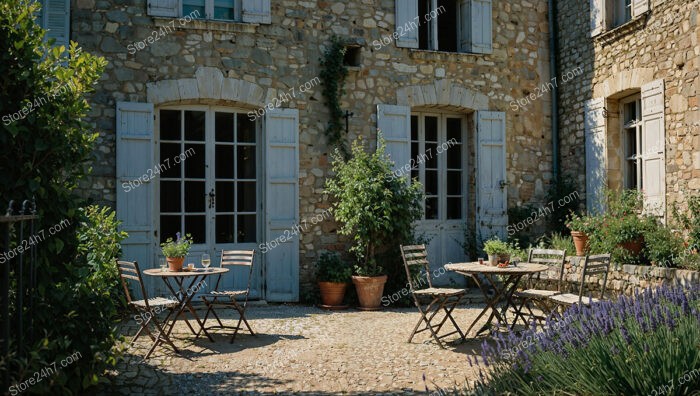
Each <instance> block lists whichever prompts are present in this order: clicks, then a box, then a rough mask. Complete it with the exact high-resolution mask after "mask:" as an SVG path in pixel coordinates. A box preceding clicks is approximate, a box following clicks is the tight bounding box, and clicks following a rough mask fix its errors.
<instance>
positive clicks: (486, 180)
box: [476, 111, 508, 241]
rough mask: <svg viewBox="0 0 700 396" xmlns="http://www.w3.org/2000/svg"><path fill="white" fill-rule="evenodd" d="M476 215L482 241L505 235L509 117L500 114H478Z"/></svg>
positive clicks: (485, 112) (506, 221) (486, 112)
mask: <svg viewBox="0 0 700 396" xmlns="http://www.w3.org/2000/svg"><path fill="white" fill-rule="evenodd" d="M476 125H477V142H478V144H477V147H476V167H477V168H476V173H477V179H476V191H477V194H476V206H477V208H476V212H477V213H476V214H477V237H478V238H479V241H482V240H485V239H488V238H490V237H491V236H493V235H498V236H499V237H501V238H505V236H506V226H507V224H508V211H507V209H508V196H507V191H508V189H507V188H506V115H505V113H503V112H500V111H478V112H477V124H476Z"/></svg>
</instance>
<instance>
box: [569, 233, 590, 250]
mask: <svg viewBox="0 0 700 396" xmlns="http://www.w3.org/2000/svg"><path fill="white" fill-rule="evenodd" d="M571 237H572V238H573V239H574V245H575V246H576V255H577V256H584V255H586V249H588V235H586V234H585V233H583V232H581V231H571Z"/></svg>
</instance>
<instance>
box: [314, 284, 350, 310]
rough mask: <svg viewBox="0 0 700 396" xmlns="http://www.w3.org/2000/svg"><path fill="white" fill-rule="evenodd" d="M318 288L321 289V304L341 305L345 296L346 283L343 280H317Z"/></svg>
mask: <svg viewBox="0 0 700 396" xmlns="http://www.w3.org/2000/svg"><path fill="white" fill-rule="evenodd" d="M318 288H319V289H321V302H323V305H328V306H339V305H343V298H345V290H346V289H347V288H348V284H347V283H345V282H321V281H319V282H318Z"/></svg>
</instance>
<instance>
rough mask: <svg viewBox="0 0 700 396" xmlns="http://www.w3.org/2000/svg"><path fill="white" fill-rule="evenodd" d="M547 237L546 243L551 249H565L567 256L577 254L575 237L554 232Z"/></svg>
mask: <svg viewBox="0 0 700 396" xmlns="http://www.w3.org/2000/svg"><path fill="white" fill-rule="evenodd" d="M546 239H547V242H546V245H547V246H548V247H549V248H550V249H555V250H564V251H566V255H567V256H569V255H574V254H576V245H574V239H573V238H571V236H565V235H562V234H560V233H558V232H553V233H552V234H550V235H549V237H547V238H546Z"/></svg>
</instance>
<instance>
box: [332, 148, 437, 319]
mask: <svg viewBox="0 0 700 396" xmlns="http://www.w3.org/2000/svg"><path fill="white" fill-rule="evenodd" d="M377 140H378V141H377V150H376V151H375V152H374V153H368V152H367V151H366V149H365V147H364V144H363V142H362V138H361V137H360V138H359V139H358V140H357V141H355V142H354V143H353V145H352V156H351V158H350V159H349V160H345V159H344V158H343V157H342V156H341V155H340V153H339V152H338V151H337V150H336V152H335V154H334V156H333V172H334V173H335V176H334V177H333V178H330V179H328V181H327V182H326V192H327V193H328V194H330V195H331V196H332V197H333V199H334V202H333V215H334V216H335V219H336V220H338V221H339V222H340V223H341V228H340V229H339V231H338V232H339V233H340V234H341V235H349V236H352V239H353V246H352V248H351V249H350V251H351V252H353V253H354V254H355V256H356V257H357V260H358V263H357V265H356V266H355V276H353V277H352V279H353V283H354V284H355V287H356V288H357V294H358V298H359V300H360V306H361V307H362V308H366V309H376V308H378V307H379V306H380V303H381V297H382V293H383V291H384V284H385V283H386V280H387V276H386V275H384V270H383V268H382V265H381V264H380V263H378V262H377V256H378V255H379V254H381V253H383V252H384V251H386V250H388V249H389V248H391V246H389V245H390V241H392V242H393V243H396V241H397V237H398V240H399V241H403V242H400V243H407V242H409V241H410V240H411V238H412V236H413V228H412V227H413V222H414V221H416V220H418V219H419V218H420V216H421V214H422V210H421V200H422V197H423V194H422V187H421V186H420V184H419V183H408V181H407V180H406V179H405V178H403V177H400V176H399V175H397V174H395V173H394V172H393V171H392V167H393V165H394V164H393V162H392V161H391V159H390V158H389V157H388V156H387V155H386V154H385V143H384V139H383V138H382V137H381V135H380V136H379V137H378V139H377ZM399 166H403V164H399Z"/></svg>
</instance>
